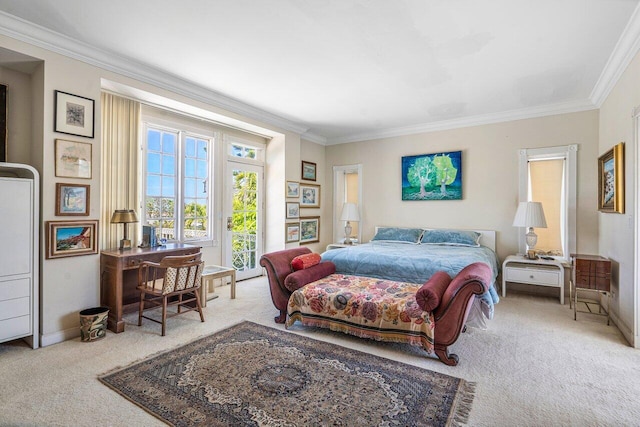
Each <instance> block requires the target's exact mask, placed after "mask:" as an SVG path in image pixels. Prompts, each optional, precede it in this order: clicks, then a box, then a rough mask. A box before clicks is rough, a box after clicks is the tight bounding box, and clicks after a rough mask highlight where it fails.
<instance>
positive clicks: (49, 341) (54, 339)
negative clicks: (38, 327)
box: [40, 328, 80, 347]
mask: <svg viewBox="0 0 640 427" xmlns="http://www.w3.org/2000/svg"><path fill="white" fill-rule="evenodd" d="M79 336H80V328H69V329H65V330H63V331H58V332H54V333H52V334H40V346H41V347H46V346H48V345H53V344H58V343H61V342H63V341H67V340H71V339H74V338H76V337H79Z"/></svg>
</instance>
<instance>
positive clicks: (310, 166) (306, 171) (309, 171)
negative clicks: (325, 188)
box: [301, 160, 317, 181]
mask: <svg viewBox="0 0 640 427" xmlns="http://www.w3.org/2000/svg"><path fill="white" fill-rule="evenodd" d="M316 169H317V165H316V164H315V163H313V162H307V161H304V160H303V161H302V172H301V175H302V179H306V180H307V181H315V180H316V178H317V175H316V172H317V171H316Z"/></svg>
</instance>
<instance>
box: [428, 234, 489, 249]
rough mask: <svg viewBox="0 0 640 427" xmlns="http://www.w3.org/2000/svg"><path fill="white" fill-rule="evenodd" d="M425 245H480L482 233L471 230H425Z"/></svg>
mask: <svg viewBox="0 0 640 427" xmlns="http://www.w3.org/2000/svg"><path fill="white" fill-rule="evenodd" d="M422 243H423V244H425V245H449V246H472V247H479V246H480V233H478V232H475V231H470V230H425V232H424V234H423V235H422Z"/></svg>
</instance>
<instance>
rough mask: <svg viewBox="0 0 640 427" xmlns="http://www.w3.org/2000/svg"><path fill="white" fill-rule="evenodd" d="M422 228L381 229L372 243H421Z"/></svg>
mask: <svg viewBox="0 0 640 427" xmlns="http://www.w3.org/2000/svg"><path fill="white" fill-rule="evenodd" d="M422 231H423V230H422V229H421V228H399V227H380V228H378V231H377V232H376V235H375V236H373V239H371V241H385V242H398V243H413V244H418V243H420V237H421V236H422Z"/></svg>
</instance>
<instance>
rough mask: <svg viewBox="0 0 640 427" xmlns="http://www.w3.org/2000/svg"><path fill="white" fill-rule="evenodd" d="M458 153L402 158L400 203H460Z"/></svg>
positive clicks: (460, 162) (460, 174) (460, 185)
mask: <svg viewBox="0 0 640 427" xmlns="http://www.w3.org/2000/svg"><path fill="white" fill-rule="evenodd" d="M461 199H462V151H451V152H446V153H434V154H421V155H418V156H405V157H402V200H461Z"/></svg>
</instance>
